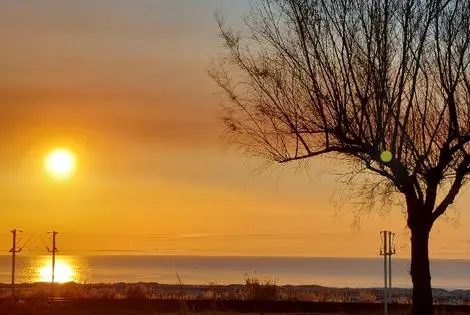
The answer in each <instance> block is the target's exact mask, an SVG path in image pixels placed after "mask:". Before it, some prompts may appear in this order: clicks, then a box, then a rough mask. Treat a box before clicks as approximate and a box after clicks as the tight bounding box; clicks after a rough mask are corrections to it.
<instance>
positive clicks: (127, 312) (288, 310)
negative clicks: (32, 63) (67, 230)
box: [0, 299, 470, 315]
mask: <svg viewBox="0 0 470 315" xmlns="http://www.w3.org/2000/svg"><path fill="white" fill-rule="evenodd" d="M409 310H410V306H409V305H392V306H391V308H390V312H389V314H391V315H405V314H409ZM469 311H470V308H469V307H467V306H447V307H445V308H444V307H443V306H437V307H436V315H449V314H461V315H463V314H469ZM0 314H5V315H46V314H47V315H157V314H159V315H163V314H168V315H169V314H177V315H193V314H206V315H219V314H220V315H221V314H225V315H239V314H270V315H271V314H272V315H279V314H293V315H294V314H295V315H299V314H312V315H313V314H315V315H327V314H329V315H340V314H341V315H347V314H350V315H366V314H368V315H374V314H377V315H378V314H383V309H382V305H380V304H376V303H315V302H306V303H300V304H299V303H295V302H286V301H217V302H215V301H212V300H194V301H186V300H154V301H149V300H137V299H124V300H115V299H113V300H97V299H96V300H90V299H88V300H69V301H61V302H57V301H55V302H48V301H47V300H26V301H22V302H21V303H19V304H16V305H13V304H12V303H11V300H9V299H7V300H0Z"/></svg>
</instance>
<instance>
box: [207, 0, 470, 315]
mask: <svg viewBox="0 0 470 315" xmlns="http://www.w3.org/2000/svg"><path fill="white" fill-rule="evenodd" d="M218 23H219V29H220V34H221V36H222V38H223V40H224V43H225V45H226V47H227V52H228V54H227V55H226V57H225V58H222V59H221V60H220V64H219V63H217V64H214V65H213V67H212V68H211V70H210V71H209V73H210V75H211V77H212V78H213V79H214V80H215V82H216V83H217V84H218V85H219V86H220V87H221V88H222V89H223V90H224V91H225V93H226V95H227V96H228V97H229V99H230V102H229V103H230V105H229V106H227V107H226V108H225V111H224V113H225V116H224V121H225V124H226V126H227V131H228V133H229V134H230V135H231V136H232V140H233V141H234V142H236V143H238V144H241V145H242V146H243V147H244V148H245V149H246V150H247V152H248V153H249V154H255V155H258V156H262V157H264V158H267V159H268V160H271V161H275V162H279V163H287V162H289V161H294V160H301V159H307V158H311V157H314V156H319V155H327V154H334V155H336V156H343V157H346V158H347V159H348V160H349V161H350V162H352V163H354V164H355V165H357V166H358V167H357V169H358V171H360V170H361V169H366V170H367V171H368V172H369V173H370V174H374V175H376V176H375V178H377V179H378V180H384V179H385V180H386V181H387V183H388V184H389V186H388V187H390V185H391V186H392V187H393V188H394V190H393V192H394V193H396V194H397V195H398V196H400V198H402V200H403V202H404V204H406V210H407V211H406V213H407V225H408V227H409V229H410V231H411V277H412V282H413V314H432V313H433V310H432V303H433V301H432V290H431V275H430V269H429V255H428V239H429V233H430V230H431V228H432V226H433V223H434V222H435V221H436V220H437V219H438V218H439V217H440V216H441V215H442V214H443V213H444V212H445V211H446V209H447V208H448V207H449V205H451V204H452V203H453V202H454V199H455V197H456V196H457V194H458V193H459V191H460V189H461V187H462V186H463V185H464V184H465V181H466V180H468V178H469V174H470V72H469V63H470V49H469V43H470V1H468V0H259V1H257V2H256V5H255V6H254V7H253V8H252V12H251V14H249V15H248V16H247V17H246V25H247V26H248V28H247V30H248V32H247V33H242V32H236V31H234V30H232V29H231V28H229V27H227V26H226V23H224V20H223V18H220V17H218ZM242 34H245V35H246V36H244V35H242ZM389 153H391V156H389V157H388V156H387V155H389ZM377 175H378V176H377Z"/></svg>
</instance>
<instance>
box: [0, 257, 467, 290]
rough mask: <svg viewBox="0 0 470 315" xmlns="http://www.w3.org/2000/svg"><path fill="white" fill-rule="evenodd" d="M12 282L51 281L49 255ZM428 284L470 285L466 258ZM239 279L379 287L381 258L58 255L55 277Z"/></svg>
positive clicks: (403, 283) (21, 262)
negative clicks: (250, 277)
mask: <svg viewBox="0 0 470 315" xmlns="http://www.w3.org/2000/svg"><path fill="white" fill-rule="evenodd" d="M17 266H18V267H17V282H32V281H50V274H51V273H50V257H25V256H19V257H18V263H17ZM392 267H393V268H392V270H393V285H394V286H397V287H410V286H411V281H410V279H409V275H408V270H409V260H408V259H394V261H393V264H392ZM10 268H11V260H10V257H9V256H0V282H9V281H10ZM431 269H432V273H433V286H434V287H440V288H447V289H456V288H461V289H470V260H434V261H432V263H431ZM176 273H178V275H179V276H180V278H181V280H182V281H183V283H185V284H208V283H217V284H231V283H243V282H244V279H245V278H246V277H247V275H248V276H255V277H257V278H259V279H263V280H274V281H276V282H277V283H278V284H281V285H282V284H318V285H325V286H336V287H381V286H382V285H383V260H381V259H380V258H377V259H376V258H298V257H194V256H191V257H188V256H89V257H72V256H58V259H57V266H56V279H58V281H70V280H73V281H77V282H87V283H91V282H94V283H96V282H103V283H112V282H160V283H169V284H172V283H177V281H178V280H177V277H176Z"/></svg>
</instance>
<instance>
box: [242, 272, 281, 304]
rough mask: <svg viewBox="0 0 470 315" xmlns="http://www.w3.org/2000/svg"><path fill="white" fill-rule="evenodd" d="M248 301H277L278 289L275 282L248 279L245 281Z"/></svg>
mask: <svg viewBox="0 0 470 315" xmlns="http://www.w3.org/2000/svg"><path fill="white" fill-rule="evenodd" d="M245 287H246V293H245V298H246V299H247V300H277V299H278V287H277V285H276V284H275V283H274V282H273V281H265V282H260V281H259V280H258V279H257V278H250V277H248V278H247V279H246V281H245Z"/></svg>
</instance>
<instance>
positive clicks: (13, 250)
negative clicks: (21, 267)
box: [10, 229, 22, 300]
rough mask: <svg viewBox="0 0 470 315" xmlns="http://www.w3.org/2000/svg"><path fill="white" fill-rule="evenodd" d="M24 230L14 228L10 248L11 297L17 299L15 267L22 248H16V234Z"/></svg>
mask: <svg viewBox="0 0 470 315" xmlns="http://www.w3.org/2000/svg"><path fill="white" fill-rule="evenodd" d="M18 232H22V231H20V230H16V229H13V230H11V234H13V245H12V247H11V249H10V253H11V298H12V299H13V300H15V299H16V295H15V269H16V253H19V252H21V248H19V249H18V248H16V234H17V233H18Z"/></svg>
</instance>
